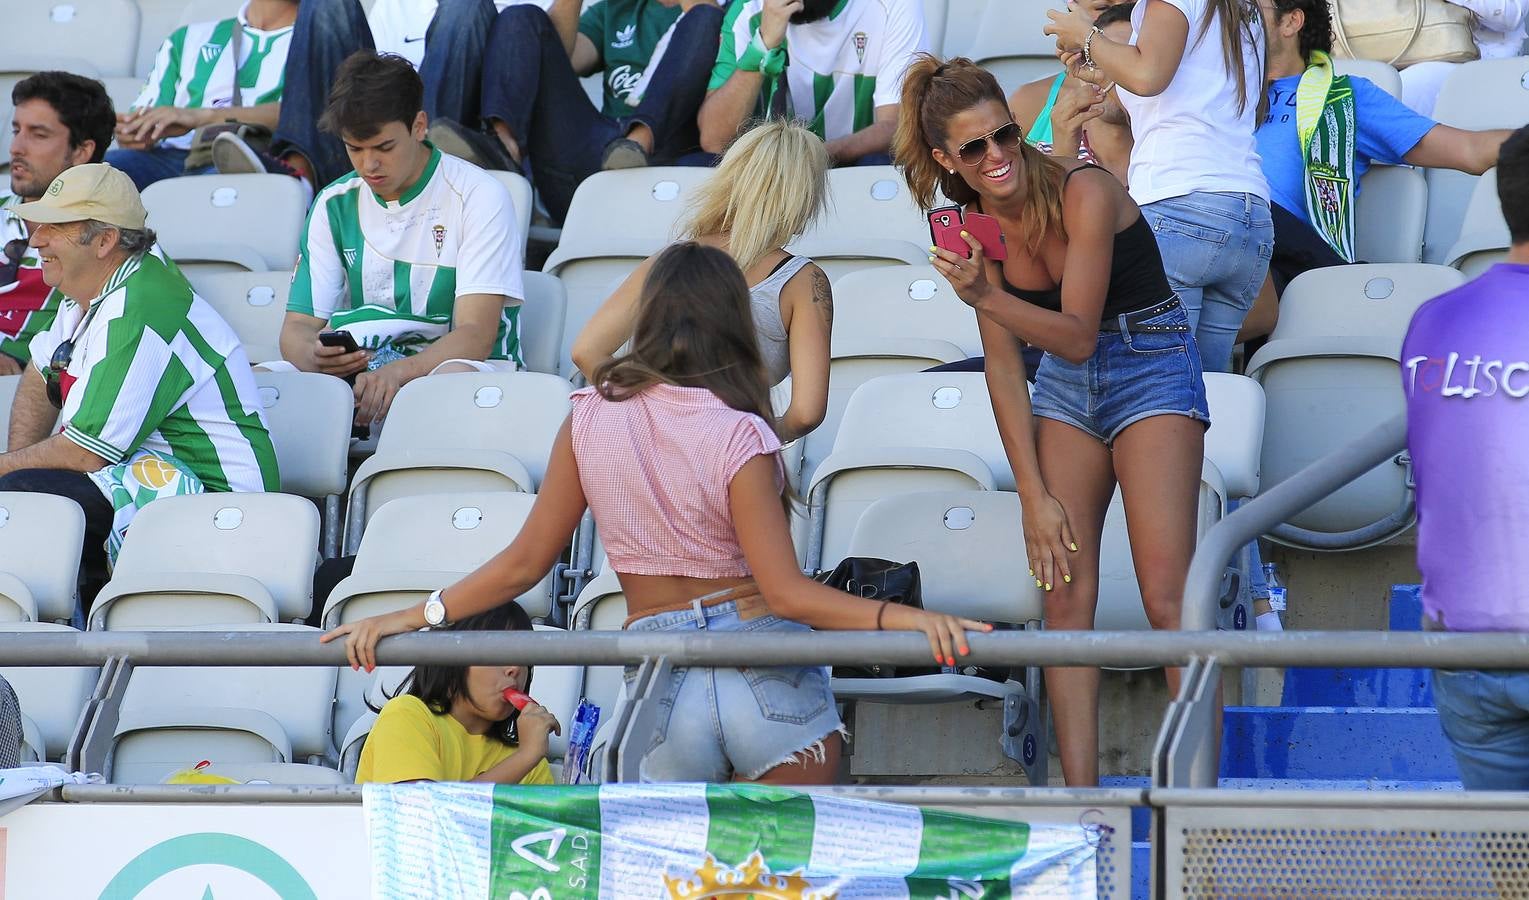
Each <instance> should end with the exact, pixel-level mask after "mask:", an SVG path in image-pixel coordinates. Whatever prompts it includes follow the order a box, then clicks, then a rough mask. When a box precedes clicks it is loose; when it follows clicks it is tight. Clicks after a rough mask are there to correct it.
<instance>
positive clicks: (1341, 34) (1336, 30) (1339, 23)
mask: <svg viewBox="0 0 1529 900" xmlns="http://www.w3.org/2000/svg"><path fill="white" fill-rule="evenodd" d="M1329 8H1330V10H1331V12H1332V17H1333V40H1334V41H1335V42H1336V43H1337V50H1338V52H1339V54H1340V55H1342V56H1346V57H1348V58H1349V59H1358V58H1359V56H1358V54H1356V53H1355V52H1354V48H1352V47H1350V46H1349V42H1348V32H1347V31H1346V30H1345V29H1344V27H1343V13H1342V11H1341V10H1342V8H1343V0H1332V3H1331V6H1330V7H1329ZM1413 12H1414V13H1415V17H1414V20H1413V23H1412V36H1411V37H1409V38H1407V43H1405V44H1403V45H1402V49H1401V50H1400V51H1398V52H1397V54H1396V55H1395V56H1393V57H1391V58H1390V59H1388V60H1386V65H1388V66H1394V65H1396V61H1397V60H1399V59H1401V58H1402V57H1403V56H1406V55H1407V51H1408V50H1411V49H1412V45H1413V44H1414V43H1416V42H1417V39H1418V35H1420V34H1422V33H1423V23H1424V21H1425V20H1426V19H1427V16H1428V12H1427V0H1414V2H1413Z"/></svg>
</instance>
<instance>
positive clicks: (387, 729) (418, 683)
mask: <svg viewBox="0 0 1529 900" xmlns="http://www.w3.org/2000/svg"><path fill="white" fill-rule="evenodd" d="M447 627H449V628H451V629H452V630H455V631H530V630H531V620H530V619H529V618H528V617H527V616H526V613H525V610H523V609H521V607H520V605H519V604H516V603H506V604H504V605H503V606H499V607H496V608H494V609H491V610H489V611H488V612H485V613H481V614H479V615H476V616H472V617H470V618H467V619H463V620H462V621H461V622H458V623H456V624H455V625H451V626H447ZM509 687H515V688H519V689H520V690H522V691H529V690H530V687H531V667H530V666H513V665H512V666H419V667H417V668H416V669H415V670H414V674H413V675H411V676H410V677H409V678H408V680H407V681H405V682H404V685H403V687H402V688H401V692H400V693H399V694H398V695H397V696H395V697H393V698H392V699H390V700H389V701H388V702H387V703H386V704H385V705H384V706H383V707H382V711H381V712H380V713H379V714H378V716H377V722H376V724H375V725H373V726H372V731H371V734H370V735H368V736H367V739H366V746H365V747H363V748H362V750H361V764H360V767H359V768H358V769H357V771H356V783H357V784H364V783H366V782H368V781H376V782H401V781H486V782H492V783H495V784H553V783H554V780H553V778H552V770H551V769H550V768H549V767H548V765H547V740H548V735H549V734H551V733H554V732H555V733H557V734H562V726H560V725H559V724H558V721H557V718H556V717H555V716H553V715H552V713H550V712H548V711H547V710H546V709H544V708H543V707H542V706H540V705H539V704H537V703H534V702H532V703H528V704H527V705H526V707H525V708H524V709H521V710H519V711H517V710H516V709H515V707H514V706H513V705H511V704H510V702H509V701H507V700H505V699H504V691H505V688H509Z"/></svg>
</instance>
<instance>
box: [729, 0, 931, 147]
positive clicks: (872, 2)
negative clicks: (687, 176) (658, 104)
mask: <svg viewBox="0 0 1529 900" xmlns="http://www.w3.org/2000/svg"><path fill="white" fill-rule="evenodd" d="M763 16H764V0H733V2H732V3H730V4H728V7H727V16H726V18H725V19H724V20H723V23H722V43H721V46H720V47H719V48H718V50H717V64H716V66H715V67H714V68H713V69H712V73H711V84H710V89H711V90H716V89H717V88H720V87H721V86H722V85H723V84H726V83H727V79H728V78H730V77H731V76H732V74H733V72H734V71H737V70H738V69H739V68H752V69H754V70H758V69H759V68H760V55H761V52H762V49H763V48H762V44H760V43H759V42H757V41H756V40H755V38H756V35H757V34H758V33H759V23H760V20H761V19H762V18H763ZM926 42H927V38H926V35H925V30H924V9H923V6H922V5H921V2H920V0H840V2H839V4H838V5H837V6H835V7H834V9H833V12H831V13H829V15H828V17H827V18H824V19H819V20H818V21H816V22H809V23H808V24H805V25H789V26H787V28H786V40H785V43H784V44H783V45H782V46H783V47H784V48H785V52H786V69H785V87H786V91H787V94H788V97H787V98H785V99H786V101H787V102H786V108H787V112H788V113H789V114H790V115H792V116H795V117H796V118H799V119H802V120H804V121H806V122H807V123H808V125H809V126H810V127H811V128H812V130H813V131H814V132H815V133H816V134H817V135H818V136H819V137H821V138H823V139H824V140H829V141H831V140H834V139H836V138H841V137H846V136H848V135H851V134H854V133H855V132H857V131H863V130H864V129H866V128H868V127H870V126H871V125H872V124H873V123H874V122H875V120H876V108H877V107H879V106H896V105H897V104H898V102H899V101H900V100H901V99H902V97H901V93H902V83H903V73H904V72H906V71H907V70H908V66H909V65H911V64H912V62H913V55H914V54H915V53H917V52H918V51H920V50H923V49H925V44H926ZM751 45H752V46H751ZM740 63H742V66H740ZM779 89H780V86H779V79H777V78H767V79H766V80H765V87H764V91H763V93H762V96H761V97H760V108H759V112H761V113H771V112H773V111H775V110H778V109H779V108H780V103H779V102H778V100H779V99H780V98H777V97H776V92H777V91H778V90H779Z"/></svg>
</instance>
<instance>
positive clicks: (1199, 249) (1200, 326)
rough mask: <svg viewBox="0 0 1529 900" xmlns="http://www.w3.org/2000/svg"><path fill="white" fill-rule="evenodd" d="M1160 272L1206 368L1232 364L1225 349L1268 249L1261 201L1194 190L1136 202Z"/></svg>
mask: <svg viewBox="0 0 1529 900" xmlns="http://www.w3.org/2000/svg"><path fill="white" fill-rule="evenodd" d="M1141 212H1142V215H1143V216H1146V218H1147V224H1148V225H1150V226H1151V227H1152V232H1153V234H1156V235H1157V246H1158V249H1159V250H1161V251H1162V254H1163V271H1164V272H1165V273H1167V275H1168V282H1169V283H1170V284H1172V285H1173V289H1174V290H1175V291H1178V294H1179V299H1180V300H1182V301H1183V302H1184V308H1185V309H1186V310H1188V311H1189V321H1190V324H1191V325H1192V326H1193V327H1194V330H1195V340H1196V341H1198V342H1199V345H1200V360H1201V361H1202V363H1203V364H1204V366H1205V371H1207V372H1225V371H1228V370H1229V369H1230V368H1231V366H1232V347H1233V346H1235V345H1236V343H1237V331H1238V329H1240V328H1242V320H1243V319H1244V318H1246V317H1247V315H1248V310H1249V309H1252V308H1253V300H1254V298H1255V297H1257V296H1258V289H1259V288H1260V287H1262V286H1263V283H1264V276H1265V275H1267V274H1268V272H1269V258H1270V257H1271V256H1272V255H1273V254H1274V221H1273V219H1272V218H1271V217H1270V215H1269V204H1268V203H1266V202H1264V201H1263V200H1262V199H1261V198H1258V197H1255V196H1253V195H1252V194H1211V193H1205V192H1200V191H1196V192H1195V193H1193V194H1186V195H1185V196H1183V197H1172V198H1170V199H1168V200H1159V201H1157V202H1156V203H1148V204H1147V205H1146V206H1143V207H1142V208H1141Z"/></svg>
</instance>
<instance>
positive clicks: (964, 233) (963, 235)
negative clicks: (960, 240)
mask: <svg viewBox="0 0 1529 900" xmlns="http://www.w3.org/2000/svg"><path fill="white" fill-rule="evenodd" d="M961 236H962V237H971V235H969V234H967V233H966V232H964V231H963V232H961Z"/></svg>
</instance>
